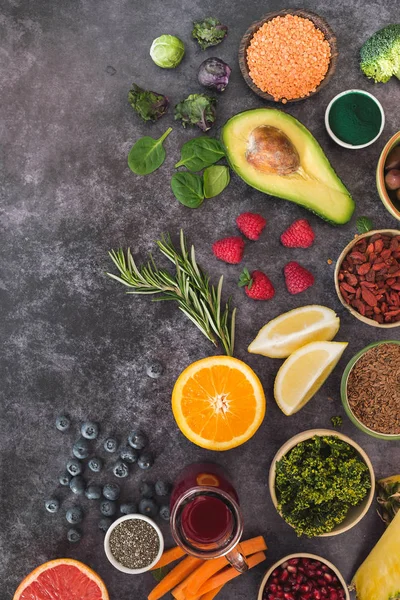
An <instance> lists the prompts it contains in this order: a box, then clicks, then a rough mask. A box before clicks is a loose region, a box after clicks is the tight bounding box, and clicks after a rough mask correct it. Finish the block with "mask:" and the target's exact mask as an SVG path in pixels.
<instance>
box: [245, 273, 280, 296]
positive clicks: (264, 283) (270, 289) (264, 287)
mask: <svg viewBox="0 0 400 600" xmlns="http://www.w3.org/2000/svg"><path fill="white" fill-rule="evenodd" d="M243 286H245V288H244V291H245V292H246V294H247V296H248V297H249V298H252V299H253V300H271V298H273V297H274V295H275V290H274V286H273V285H272V283H271V281H270V280H269V278H268V277H267V276H266V275H265V273H263V272H262V271H253V272H252V274H251V275H250V273H249V271H248V270H247V269H243V272H242V274H241V276H240V279H239V287H243Z"/></svg>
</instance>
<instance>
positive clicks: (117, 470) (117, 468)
mask: <svg viewBox="0 0 400 600" xmlns="http://www.w3.org/2000/svg"><path fill="white" fill-rule="evenodd" d="M113 473H114V475H115V477H128V475H129V467H128V465H127V464H126V463H124V462H123V461H122V460H118V461H117V462H116V463H115V465H114V466H113Z"/></svg>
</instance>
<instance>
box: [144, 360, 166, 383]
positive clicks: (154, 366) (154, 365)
mask: <svg viewBox="0 0 400 600" xmlns="http://www.w3.org/2000/svg"><path fill="white" fill-rule="evenodd" d="M163 372H164V367H163V366H162V364H161V363H160V362H159V361H158V360H153V361H152V362H151V363H149V364H148V365H147V367H146V373H147V375H148V376H149V377H151V378H152V379H158V378H159V377H161V375H162V374H163Z"/></svg>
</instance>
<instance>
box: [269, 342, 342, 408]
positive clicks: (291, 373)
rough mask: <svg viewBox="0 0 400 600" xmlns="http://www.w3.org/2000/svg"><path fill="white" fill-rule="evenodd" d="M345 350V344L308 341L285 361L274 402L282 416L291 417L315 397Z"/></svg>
mask: <svg viewBox="0 0 400 600" xmlns="http://www.w3.org/2000/svg"><path fill="white" fill-rule="evenodd" d="M346 347H347V342H311V344H306V345H305V346H303V347H302V348H299V349H298V350H296V352H293V354H291V355H290V356H289V358H287V359H286V360H285V362H284V363H283V365H282V366H281V368H280V369H279V371H278V373H277V376H276V378H275V385H274V396H275V400H276V403H277V404H278V406H279V408H280V409H281V410H282V412H284V413H285V415H293V414H294V413H296V412H297V411H298V410H300V409H301V408H303V406H304V405H305V404H306V403H307V402H308V401H309V400H310V399H311V398H312V397H313V396H314V394H315V393H316V392H317V391H318V390H319V388H320V387H321V385H322V384H323V383H324V381H325V380H326V379H327V377H328V376H329V375H330V373H331V372H332V371H333V369H334V368H335V366H336V365H337V363H338V362H339V359H340V357H341V356H342V354H343V352H344V351H345V349H346Z"/></svg>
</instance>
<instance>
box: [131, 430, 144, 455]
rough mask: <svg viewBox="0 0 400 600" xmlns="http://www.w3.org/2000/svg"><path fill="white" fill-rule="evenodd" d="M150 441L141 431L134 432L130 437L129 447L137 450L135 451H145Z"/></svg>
mask: <svg viewBox="0 0 400 600" xmlns="http://www.w3.org/2000/svg"><path fill="white" fill-rule="evenodd" d="M148 441H149V440H148V438H147V435H146V434H145V433H144V432H143V431H141V430H140V429H137V430H136V431H132V432H131V433H130V434H129V437H128V442H129V445H130V446H132V448H135V450H143V448H144V447H145V446H146V445H147V443H148Z"/></svg>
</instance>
